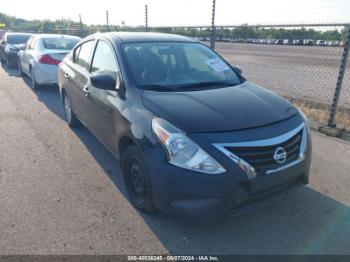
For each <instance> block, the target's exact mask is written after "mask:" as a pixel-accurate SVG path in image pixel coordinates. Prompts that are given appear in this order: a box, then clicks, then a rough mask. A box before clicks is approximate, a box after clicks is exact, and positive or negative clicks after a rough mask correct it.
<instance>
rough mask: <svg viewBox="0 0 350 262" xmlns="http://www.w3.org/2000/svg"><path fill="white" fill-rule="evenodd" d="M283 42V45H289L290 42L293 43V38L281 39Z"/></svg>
mask: <svg viewBox="0 0 350 262" xmlns="http://www.w3.org/2000/svg"><path fill="white" fill-rule="evenodd" d="M283 44H284V45H291V44H293V40H292V39H283Z"/></svg>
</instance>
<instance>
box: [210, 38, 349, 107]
mask: <svg viewBox="0 0 350 262" xmlns="http://www.w3.org/2000/svg"><path fill="white" fill-rule="evenodd" d="M216 51H218V52H219V53H220V54H221V55H222V56H223V57H224V58H225V59H226V60H227V61H229V62H230V63H231V64H233V65H238V66H240V67H241V68H242V69H243V75H244V76H247V78H248V79H249V80H251V81H253V82H256V83H257V84H259V85H261V86H263V87H266V88H268V89H270V90H273V91H275V92H278V93H280V94H283V95H287V96H290V97H294V98H300V99H308V100H312V101H314V102H320V103H324V104H331V103H332V99H333V95H334V89H335V86H336V83H337V78H338V72H339V66H340V60H341V57H342V52H343V49H342V48H340V47H320V46H290V45H259V44H239V43H216ZM349 70H350V65H349V64H348V66H347V68H346V72H345V78H344V84H343V89H342V93H341V98H340V101H339V105H340V106H342V107H345V108H348V109H350V71H349Z"/></svg>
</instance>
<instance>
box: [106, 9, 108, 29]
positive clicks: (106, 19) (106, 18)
mask: <svg viewBox="0 0 350 262" xmlns="http://www.w3.org/2000/svg"><path fill="white" fill-rule="evenodd" d="M106 22H107V24H106V29H107V32H109V17H108V10H106Z"/></svg>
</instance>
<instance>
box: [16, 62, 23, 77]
mask: <svg viewBox="0 0 350 262" xmlns="http://www.w3.org/2000/svg"><path fill="white" fill-rule="evenodd" d="M17 64H18V70H19V73H20V74H21V76H22V77H24V73H23V70H22V65H21V60H20V59H19V57H18V58H17Z"/></svg>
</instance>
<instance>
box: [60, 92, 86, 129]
mask: <svg viewBox="0 0 350 262" xmlns="http://www.w3.org/2000/svg"><path fill="white" fill-rule="evenodd" d="M62 98H63V107H64V115H65V117H66V122H67V124H68V126H69V127H70V128H76V127H79V126H80V125H81V123H80V121H79V119H78V118H77V117H76V116H75V114H74V112H73V109H72V107H71V102H70V99H69V97H68V96H67V94H66V93H65V92H63V97H62Z"/></svg>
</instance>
